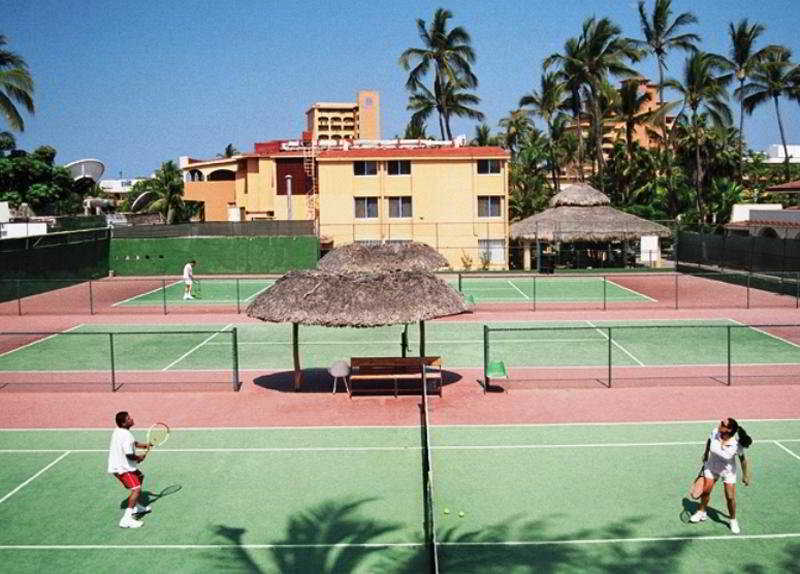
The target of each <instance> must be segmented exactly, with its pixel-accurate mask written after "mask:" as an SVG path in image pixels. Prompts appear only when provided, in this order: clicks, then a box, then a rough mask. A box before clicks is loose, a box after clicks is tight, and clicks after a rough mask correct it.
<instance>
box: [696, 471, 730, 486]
mask: <svg viewBox="0 0 800 574" xmlns="http://www.w3.org/2000/svg"><path fill="white" fill-rule="evenodd" d="M715 470H716V469H715ZM703 476H704V477H706V478H708V479H709V480H717V479H718V478H721V479H722V482H724V483H725V484H736V471H735V470H729V469H723V470H722V471H721V472H714V471H713V470H712V469H709V468H704V469H703Z"/></svg>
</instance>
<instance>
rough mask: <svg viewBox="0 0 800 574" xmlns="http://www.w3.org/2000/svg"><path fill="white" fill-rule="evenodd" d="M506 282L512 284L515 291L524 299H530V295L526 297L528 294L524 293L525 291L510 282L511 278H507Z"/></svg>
mask: <svg viewBox="0 0 800 574" xmlns="http://www.w3.org/2000/svg"><path fill="white" fill-rule="evenodd" d="M507 282H508V284H509V285H511V286H512V287H513V288H514V289H516V290H517V291H519V292H520V293H521V294H522V296H523V297H525V300H526V301H527V300H529V299H530V297H528V296H527V295H526V294H525V291H523V290H522V289H520V288H519V287H517V286H516V285H514V283H512V282H511V279H508V280H507Z"/></svg>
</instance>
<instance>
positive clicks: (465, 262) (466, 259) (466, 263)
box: [461, 249, 473, 271]
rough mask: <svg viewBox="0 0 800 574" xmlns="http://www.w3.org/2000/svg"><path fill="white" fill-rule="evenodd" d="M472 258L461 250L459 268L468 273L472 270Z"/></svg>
mask: <svg viewBox="0 0 800 574" xmlns="http://www.w3.org/2000/svg"><path fill="white" fill-rule="evenodd" d="M472 263H473V261H472V257H471V256H470V255H469V254H468V253H467V252H466V251H464V250H463V249H462V250H461V266H462V267H463V268H464V271H469V270H470V269H472Z"/></svg>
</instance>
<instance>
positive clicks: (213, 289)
mask: <svg viewBox="0 0 800 574" xmlns="http://www.w3.org/2000/svg"><path fill="white" fill-rule="evenodd" d="M273 283H275V281H274V280H272V279H238V280H236V279H200V280H198V281H196V282H195V295H196V296H197V298H196V299H194V300H184V299H183V293H184V284H183V281H175V282H174V283H170V284H168V285H166V288H161V287H159V288H158V289H153V290H151V291H147V292H146V293H142V294H140V295H137V296H135V297H131V298H129V299H125V300H124V301H120V302H118V303H115V306H123V307H136V306H139V307H151V306H156V307H157V306H159V305H162V304H163V302H164V299H166V300H167V302H168V303H169V304H170V305H176V304H179V305H197V304H198V303H213V304H230V303H235V302H236V301H237V300H238V301H239V302H241V303H243V304H244V303H249V302H250V301H252V300H253V299H254V298H255V297H256V295H258V294H259V293H261V292H262V291H264V290H266V289H267V288H268V287H270V286H271V285H272V284H273ZM198 286H199V288H198Z"/></svg>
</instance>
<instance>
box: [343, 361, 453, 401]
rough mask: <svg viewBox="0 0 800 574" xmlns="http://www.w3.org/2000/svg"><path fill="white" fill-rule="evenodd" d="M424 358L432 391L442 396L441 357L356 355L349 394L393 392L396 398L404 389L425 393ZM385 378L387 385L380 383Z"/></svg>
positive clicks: (351, 366) (352, 363) (351, 367)
mask: <svg viewBox="0 0 800 574" xmlns="http://www.w3.org/2000/svg"><path fill="white" fill-rule="evenodd" d="M421 361H424V362H425V380H426V381H428V391H429V392H433V393H436V394H438V395H439V396H442V359H441V357H425V358H424V359H423V358H421V357H352V358H351V359H350V381H349V382H347V381H346V380H345V382H346V383H347V385H346V386H347V393H348V394H349V395H350V396H351V397H352V396H353V392H354V391H367V392H380V391H393V392H394V396H395V397H396V396H397V394H398V393H399V392H400V391H401V390H403V391H405V390H413V391H418V392H419V393H422V369H421V368H420V366H421ZM381 381H383V382H384V385H383V386H381V385H379V384H378V383H379V382H381ZM389 381H391V382H392V383H393V385H392V386H391V387H387V386H386V385H385V383H386V382H389ZM401 383H405V384H402V385H401ZM409 383H410V384H409ZM356 385H358V388H356Z"/></svg>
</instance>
